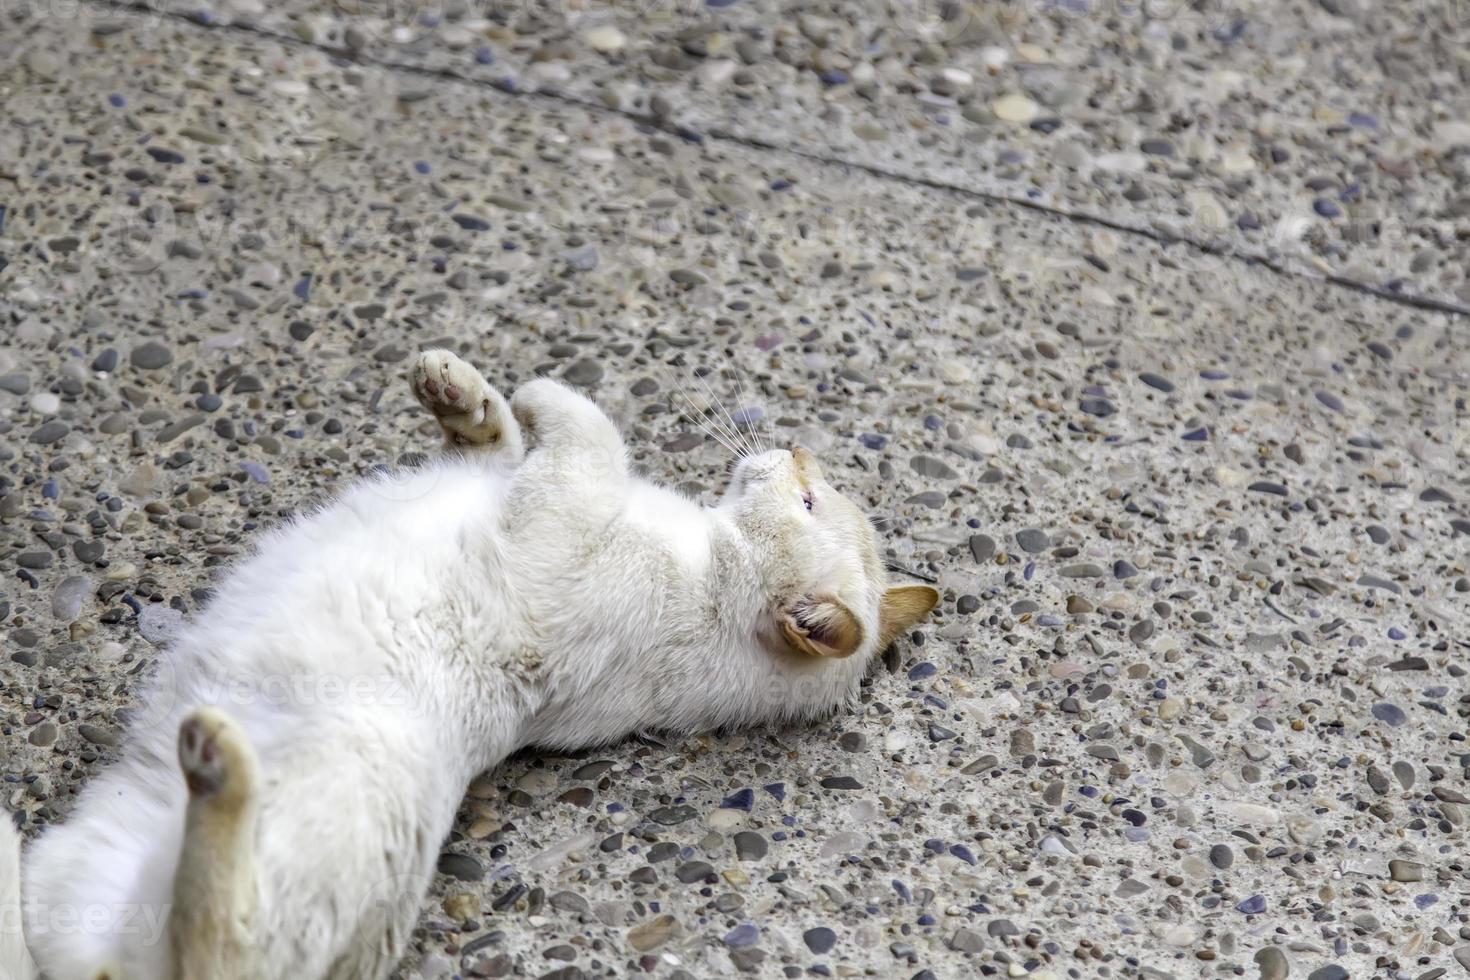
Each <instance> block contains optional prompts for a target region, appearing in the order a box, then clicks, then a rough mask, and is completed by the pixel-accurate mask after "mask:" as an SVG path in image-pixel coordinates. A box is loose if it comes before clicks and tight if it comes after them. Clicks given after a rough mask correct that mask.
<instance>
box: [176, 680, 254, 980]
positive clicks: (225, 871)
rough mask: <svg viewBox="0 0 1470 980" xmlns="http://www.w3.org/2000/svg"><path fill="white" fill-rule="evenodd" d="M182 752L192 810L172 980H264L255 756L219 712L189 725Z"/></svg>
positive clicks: (200, 715)
mask: <svg viewBox="0 0 1470 980" xmlns="http://www.w3.org/2000/svg"><path fill="white" fill-rule="evenodd" d="M178 748H179V765H180V767H181V768H182V769H183V773H184V781H185V783H186V784H187V785H188V787H189V803H188V808H187V810H186V811H185V818H184V842H183V846H182V848H181V850H180V854H179V863H178V868H177V870H176V871H175V872H174V887H173V908H172V909H171V910H170V914H169V942H170V945H171V946H172V949H173V956H174V977H173V980H202V978H205V977H208V978H211V980H237V978H238V980H245V978H257V977H261V976H263V975H264V971H263V964H260V963H258V962H256V960H257V959H258V955H259V954H258V952H257V943H256V941H255V939H256V937H255V936H254V935H253V920H254V918H255V911H256V905H257V902H258V892H257V884H256V877H255V874H256V871H255V833H256V816H257V811H258V799H257V797H258V794H259V782H260V774H259V766H258V764H257V762H256V758H255V751H254V750H253V749H252V748H251V747H250V743H249V742H248V741H247V740H246V738H245V733H244V732H243V731H242V730H241V729H240V727H239V726H238V725H236V724H235V722H234V721H233V720H231V718H230V717H229V716H228V715H226V714H224V713H223V712H221V711H218V710H216V709H214V708H200V709H198V710H197V711H195V712H194V713H193V714H191V715H190V716H189V717H188V718H186V719H184V722H183V724H182V725H180V726H179V745H178Z"/></svg>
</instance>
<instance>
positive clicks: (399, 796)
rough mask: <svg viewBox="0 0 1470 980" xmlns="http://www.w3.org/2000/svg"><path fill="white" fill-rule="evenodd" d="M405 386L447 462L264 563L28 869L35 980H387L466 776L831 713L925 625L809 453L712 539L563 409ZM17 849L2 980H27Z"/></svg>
mask: <svg viewBox="0 0 1470 980" xmlns="http://www.w3.org/2000/svg"><path fill="white" fill-rule="evenodd" d="M412 380H413V382H414V386H415V390H416V392H417V393H418V395H419V397H420V400H421V401H423V402H424V404H425V405H426V406H428V407H429V408H430V409H431V410H433V411H434V412H435V414H436V415H438V416H439V420H440V422H441V424H442V425H443V428H444V431H445V434H446V437H447V439H448V441H449V442H450V444H451V445H454V446H458V447H461V449H462V451H461V452H452V453H447V454H445V455H444V456H443V457H442V458H439V459H437V460H436V461H434V462H432V463H430V464H428V465H426V466H425V467H423V468H421V469H419V470H416V471H413V472H407V473H399V474H397V475H392V476H384V477H380V478H378V479H374V480H370V481H367V482H363V483H359V484H358V485H356V486H354V487H352V488H351V489H349V490H348V491H347V492H345V493H344V494H342V495H341V496H340V497H339V498H338V499H337V500H336V501H334V502H333V503H331V504H330V505H328V506H325V507H323V508H322V509H320V510H318V511H316V512H314V513H311V514H309V515H307V516H304V517H302V518H300V519H297V520H294V521H291V522H290V523H288V524H286V525H284V526H282V527H280V528H278V529H276V530H274V531H272V532H270V533H269V534H266V535H264V536H263V537H262V539H261V541H260V543H259V547H258V549H257V551H256V553H255V555H254V556H253V557H252V558H250V559H249V560H247V561H245V562H243V563H242V564H241V565H239V566H238V567H237V568H236V569H234V570H233V572H231V573H230V575H229V576H228V577H227V578H226V579H225V580H224V581H223V582H222V584H221V586H220V588H219V589H218V592H217V594H216V596H215V597H214V598H213V599H212V600H211V601H210V603H209V605H208V606H207V608H206V609H205V610H204V611H203V612H202V613H201V615H200V616H198V617H197V619H195V620H194V621H193V622H192V623H191V624H190V625H189V626H188V627H187V628H186V629H185V630H184V631H183V632H182V633H181V634H180V635H179V636H178V637H177V639H175V640H174V642H173V643H172V644H171V646H170V648H169V649H168V651H167V653H166V654H165V656H164V660H163V663H162V666H161V668H160V671H159V673H158V675H157V677H156V678H155V679H154V680H153V681H152V683H151V686H150V688H149V690H148V691H147V692H146V693H145V695H144V697H143V699H142V706H141V708H140V711H139V717H138V718H137V720H136V721H135V722H134V723H133V724H132V725H131V727H130V731H129V733H128V736H127V739H126V741H125V743H124V748H123V750H122V752H121V756H120V758H119V759H118V761H117V762H116V763H115V764H113V765H112V766H110V767H109V768H107V769H106V770H104V771H103V772H101V773H100V774H98V775H97V776H96V777H95V778H94V779H92V780H91V781H90V783H88V784H87V785H86V786H85V787H84V788H83V790H82V793H81V796H80V799H79V800H78V801H77V803H76V806H75V808H74V810H73V811H72V813H71V815H70V817H69V819H68V820H67V821H66V822H65V823H64V824H62V825H60V826H57V827H54V828H51V829H49V830H47V831H46V832H45V833H43V834H42V835H41V836H40V837H39V839H38V840H36V842H35V843H34V844H33V845H32V846H31V847H30V848H29V850H28V852H27V853H26V854H25V857H24V862H23V864H24V867H23V879H24V881H23V895H24V905H25V921H26V931H25V937H26V940H28V942H29V948H30V951H31V953H32V954H33V955H34V956H35V959H36V961H37V962H38V963H39V965H40V968H41V969H42V970H43V971H44V972H45V974H46V976H47V977H49V978H50V980H97V978H99V977H108V978H111V980H202V978H204V977H206V976H207V977H209V980H237V978H238V980H245V978H250V980H266V978H286V977H290V978H293V980H317V978H334V980H363V978H375V977H382V976H385V975H386V974H387V973H388V972H389V971H390V970H391V969H392V968H393V966H394V965H395V963H396V962H397V961H398V959H399V958H400V956H401V955H402V953H403V951H404V948H405V945H406V943H407V940H408V937H409V932H410V930H411V929H412V927H413V924H414V921H415V916H416V913H417V910H418V908H419V905H420V903H421V901H422V899H423V897H424V893H425V891H426V890H427V888H428V885H429V883H430V881H431V878H432V876H433V874H434V869H435V863H436V859H437V857H438V855H439V852H440V847H441V844H442V842H443V840H444V839H445V837H446V835H447V834H448V833H449V831H450V828H451V825H452V823H453V820H454V815H455V812H456V809H457V807H458V804H459V802H460V799H461V797H462V795H463V793H464V790H465V787H466V785H467V784H468V783H469V782H470V781H471V780H472V779H473V778H474V777H475V776H476V775H477V774H479V773H481V772H483V771H485V770H487V769H489V768H491V767H493V766H495V765H496V764H497V763H498V762H499V761H501V760H502V759H503V758H504V757H505V756H506V755H508V754H509V753H511V752H513V751H515V750H516V749H518V748H521V747H523V746H530V745H536V746H544V747H548V748H554V749H572V748H578V747H584V746H590V745H595V744H598V743H604V742H610V741H613V740H616V739H619V738H622V737H624V736H626V735H627V734H628V733H630V732H633V731H636V730H640V729H645V728H651V729H673V730H683V731H691V730H700V729H712V728H717V727H721V726H735V725H750V724H758V723H762V722H769V721H781V720H788V719H798V718H804V717H810V716H812V715H815V714H817V713H819V712H824V711H827V710H830V709H831V708H833V707H834V706H838V705H841V704H842V703H844V702H845V701H846V700H848V699H849V698H850V697H851V696H852V695H853V694H854V693H855V692H856V690H857V687H858V682H859V680H860V679H861V677H862V675H863V673H864V671H865V669H866V668H867V665H868V662H869V660H870V658H871V655H872V654H873V653H875V652H876V651H878V650H879V649H881V647H882V646H884V645H886V644H887V642H888V641H889V640H890V639H891V638H892V637H893V636H894V635H895V634H896V633H897V632H898V631H899V630H901V629H904V628H907V627H908V626H909V625H911V624H912V623H913V622H914V621H916V620H917V619H918V618H920V617H921V616H922V615H923V614H924V613H926V612H927V611H928V609H929V608H930V607H931V606H932V605H933V602H934V601H935V600H936V599H937V594H935V593H934V591H933V590H932V589H928V588H926V587H909V588H900V589H889V588H887V586H886V584H885V581H884V574H883V566H882V564H881V562H880V561H879V559H878V555H877V550H876V543H875V540H874V535H873V532H872V530H871V527H870V526H869V524H868V522H867V521H866V519H865V518H864V516H863V515H862V514H861V512H859V511H858V509H857V508H856V507H854V506H853V505H852V504H851V503H850V502H848V501H847V500H846V499H845V498H843V497H842V496H840V495H839V494H838V493H837V492H836V491H835V490H833V489H832V488H831V487H830V486H829V485H828V484H827V483H826V482H825V481H824V480H823V479H822V476H821V473H820V470H819V469H818V468H817V466H816V464H815V462H814V461H813V460H811V458H810V457H809V455H807V454H804V453H802V452H801V451H800V450H798V451H796V452H795V453H792V452H787V451H784V450H778V451H772V452H769V453H765V454H762V455H758V456H754V457H751V458H748V459H746V460H744V461H742V462H741V463H740V464H739V465H738V467H737V468H736V470H735V473H734V477H733V479H732V482H731V484H730V487H729V488H728V490H727V491H726V493H725V495H724V498H723V499H722V501H721V503H720V504H719V505H718V506H717V507H714V508H709V509H701V508H700V507H698V506H696V505H695V504H694V503H692V502H690V501H689V500H687V499H685V498H683V497H681V496H679V495H678V494H675V493H672V492H669V491H667V490H664V489H661V488H658V487H655V486H653V485H651V484H649V483H647V482H644V481H641V480H639V479H637V478H635V477H634V476H632V475H631V474H630V473H629V471H628V467H627V463H626V458H625V452H624V447H623V444H622V441H621V439H620V437H619V435H618V433H617V430H616V428H615V426H614V425H613V424H612V423H611V422H610V421H609V420H608V419H607V418H606V417H605V416H604V415H603V414H602V413H601V412H600V411H599V410H598V409H597V408H596V407H595V406H594V405H593V404H592V403H591V402H590V401H588V400H587V399H585V398H583V397H582V396H580V395H578V394H576V393H574V392H573V391H571V390H570V389H568V388H565V387H563V386H561V385H559V384H557V383H555V382H552V381H548V380H538V381H533V382H531V383H529V384H527V385H525V386H523V387H522V388H521V389H519V390H518V391H517V392H516V395H515V398H514V399H513V402H512V405H510V406H507V405H506V403H505V401H504V400H503V399H501V398H500V396H499V395H498V394H496V393H495V392H494V390H493V389H491V388H490V386H489V385H488V384H487V383H486V382H485V381H484V380H483V378H481V377H480V375H479V374H478V372H476V371H474V369H473V368H470V367H469V366H468V365H466V364H464V363H463V362H462V361H459V360H458V359H457V358H455V357H454V356H453V355H452V354H449V353H447V352H443V351H430V352H427V353H426V354H425V355H423V357H421V358H420V361H419V363H418V364H417V365H416V367H415V369H414V372H413V376H412ZM527 446H529V449H527V448H526V447H527ZM808 495H811V496H808ZM809 504H810V507H808V505H809ZM207 706H213V708H210V707H207ZM181 724H182V726H183V728H182V729H181ZM181 765H182V768H183V774H182V775H181V769H180V766H181ZM186 776H187V778H188V780H189V783H188V785H186V781H185V777H186ZM5 827H6V828H8V827H9V824H8V822H6V823H5ZM3 834H4V835H6V837H8V836H9V834H10V831H9V830H8V829H6V830H4V831H3ZM17 847H18V841H14V840H10V839H0V915H3V914H4V912H5V905H6V904H7V900H8V904H9V906H10V910H11V914H9V915H5V916H4V920H5V921H0V978H3V977H4V976H5V973H6V971H7V969H8V970H9V971H10V973H11V975H12V976H14V977H22V978H24V977H29V976H30V975H31V973H30V970H31V967H30V966H29V965H28V963H27V962H26V960H25V946H24V945H23V944H21V941H20V937H19V936H18V935H17V934H16V932H15V930H14V929H13V928H12V927H13V925H14V915H13V910H14V903H15V901H16V896H15V894H14V889H15V887H16V885H15V882H16V874H15V871H16V869H15V867H14V862H15V859H16V852H17ZM7 890H8V891H9V892H10V894H6V892H7Z"/></svg>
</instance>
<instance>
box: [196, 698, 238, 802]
mask: <svg viewBox="0 0 1470 980" xmlns="http://www.w3.org/2000/svg"><path fill="white" fill-rule="evenodd" d="M179 768H181V769H182V770H183V771H184V782H185V783H187V784H188V786H189V795H190V796H192V797H194V798H196V799H203V800H212V799H219V800H240V799H243V798H245V797H247V796H249V795H250V793H251V792H252V790H253V788H254V783H255V753H254V751H253V750H251V748H250V743H249V742H248V741H247V740H246V738H245V733H244V732H243V731H241V729H240V726H239V725H237V724H235V722H234V721H233V720H232V719H231V718H230V717H229V716H228V715H226V714H225V713H224V712H222V711H218V710H216V709H214V708H199V709H198V710H196V711H195V712H194V713H193V714H191V715H189V717H188V718H185V719H184V722H183V724H181V725H180V726H179Z"/></svg>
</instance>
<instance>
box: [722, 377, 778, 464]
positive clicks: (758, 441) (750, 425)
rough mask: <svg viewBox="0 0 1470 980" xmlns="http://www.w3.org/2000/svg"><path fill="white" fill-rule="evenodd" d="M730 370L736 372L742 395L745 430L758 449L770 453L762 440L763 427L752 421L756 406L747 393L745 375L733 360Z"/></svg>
mask: <svg viewBox="0 0 1470 980" xmlns="http://www.w3.org/2000/svg"><path fill="white" fill-rule="evenodd" d="M730 368H731V370H733V371H734V372H735V387H736V389H737V390H738V391H739V393H740V394H739V397H740V407H741V409H742V410H743V411H744V412H745V413H746V416H745V429H746V431H747V432H749V433H750V435H751V438H753V439H754V440H755V445H756V448H757V449H759V450H760V451H761V452H763V453H764V452H770V446H769V445H767V444H766V442H765V440H764V439H762V438H761V427H760V426H758V425H756V424H755V423H754V422H752V421H751V420H750V410H751V409H752V408H754V407H755V406H754V405H753V404H752V403H751V401H750V396H749V395H748V394H747V393H746V391H745V377H744V373H743V372H742V371H741V370H740V366H739V365H738V364H736V363H735V362H734V361H733V360H732V361H731V362H730ZM761 418H762V419H764V418H765V416H764V414H762V416H761Z"/></svg>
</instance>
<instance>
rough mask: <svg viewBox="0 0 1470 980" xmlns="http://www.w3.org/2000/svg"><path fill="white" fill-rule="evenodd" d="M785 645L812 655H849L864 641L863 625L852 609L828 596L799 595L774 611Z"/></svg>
mask: <svg viewBox="0 0 1470 980" xmlns="http://www.w3.org/2000/svg"><path fill="white" fill-rule="evenodd" d="M776 624H777V625H778V626H779V627H780V629H781V636H782V638H784V639H785V640H786V643H787V645H788V646H790V647H791V649H792V650H794V651H796V652H797V653H805V654H807V655H808V656H812V657H833V658H838V659H840V658H842V657H850V656H852V655H853V654H854V653H857V650H858V647H860V646H862V645H863V627H862V624H861V623H859V622H858V620H857V617H856V616H854V615H853V614H852V610H851V609H849V608H847V607H846V606H844V605H843V604H842V603H841V602H839V601H838V600H837V599H835V598H833V597H831V596H802V597H800V598H798V599H795V600H793V601H792V602H788V603H786V604H785V605H784V606H782V607H781V608H780V609H779V610H777V612H776Z"/></svg>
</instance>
